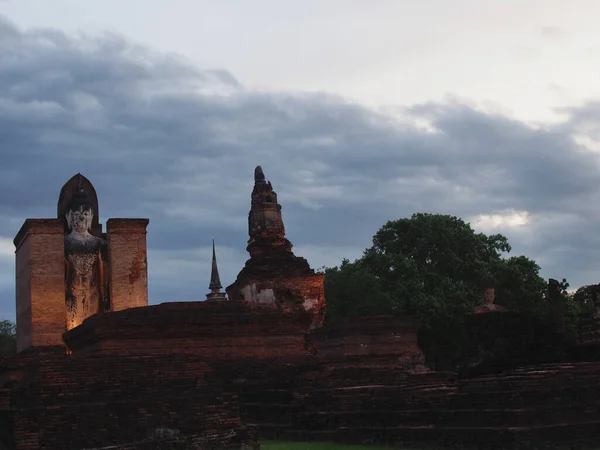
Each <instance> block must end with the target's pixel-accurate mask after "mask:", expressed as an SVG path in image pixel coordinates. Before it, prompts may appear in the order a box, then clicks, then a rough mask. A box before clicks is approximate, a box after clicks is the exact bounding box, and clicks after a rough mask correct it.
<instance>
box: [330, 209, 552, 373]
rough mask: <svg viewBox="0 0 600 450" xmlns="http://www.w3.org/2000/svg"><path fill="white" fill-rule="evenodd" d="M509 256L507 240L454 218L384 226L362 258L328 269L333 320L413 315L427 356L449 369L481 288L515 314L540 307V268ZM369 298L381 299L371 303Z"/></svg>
mask: <svg viewBox="0 0 600 450" xmlns="http://www.w3.org/2000/svg"><path fill="white" fill-rule="evenodd" d="M510 251H511V247H510V245H509V243H508V240H507V238H506V237H504V236H502V235H500V234H494V235H485V234H483V233H476V232H475V231H474V230H473V229H472V228H471V226H470V225H469V224H468V223H466V222H464V221H463V220H462V219H460V218H457V217H453V216H448V215H440V214H414V215H413V216H412V217H411V218H405V219H399V220H395V221H390V222H387V223H386V224H385V225H384V226H383V227H381V229H380V230H379V231H378V232H377V233H376V234H375V236H374V237H373V245H372V247H371V248H369V249H367V250H366V251H365V253H364V255H363V257H362V258H360V259H359V260H357V261H355V262H354V263H349V262H347V261H346V263H345V264H344V263H343V264H342V266H340V267H339V268H337V267H336V268H334V269H328V270H329V271H328V272H327V277H330V276H332V279H331V280H330V281H329V282H328V281H326V285H325V287H326V296H327V300H328V304H330V302H332V303H335V304H336V306H335V307H334V308H333V309H334V311H335V313H334V314H335V316H334V317H333V319H335V318H337V317H341V316H343V315H350V314H353V315H354V314H358V311H366V310H369V311H372V312H373V313H379V314H385V313H387V312H388V311H391V312H392V313H396V314H411V315H415V316H417V317H418V318H419V319H420V320H421V323H422V330H423V332H422V342H421V346H422V348H423V350H424V352H425V354H426V356H427V357H428V359H429V360H430V361H436V362H438V363H439V368H444V367H443V366H447V365H448V364H451V361H452V360H453V359H456V358H458V356H459V354H460V351H461V349H460V345H461V342H462V339H463V336H462V333H463V331H464V326H463V321H464V318H465V317H466V315H467V314H468V313H470V312H471V311H472V309H473V307H474V306H476V305H477V304H478V303H480V299H481V293H482V288H483V287H490V286H489V285H490V284H493V285H495V287H496V298H497V301H498V303H500V304H503V305H506V306H507V307H509V308H510V309H512V310H522V311H536V310H539V309H540V308H543V306H544V304H545V300H544V298H545V293H546V290H547V285H546V282H545V281H544V280H543V279H542V278H541V277H540V275H539V270H540V268H539V266H538V265H537V264H536V263H535V262H534V261H531V260H530V259H528V258H526V257H524V256H518V257H511V258H506V257H505V256H506V254H507V253H509V252H510ZM359 274H360V276H359ZM326 280H327V278H326ZM366 280H369V282H370V284H368V283H367V281H366ZM344 283H348V286H351V287H349V288H348V289H346V288H344V287H343V286H344ZM363 283H366V284H364V286H371V288H369V289H367V288H366V287H361V286H362V285H363ZM484 285H488V286H484ZM373 286H375V287H376V289H373ZM371 292H376V293H377V296H378V297H377V298H378V300H377V301H374V302H373V303H371V298H372V297H371ZM342 297H343V299H342ZM382 298H385V301H381V300H380V299H382ZM366 304H367V305H366ZM368 304H370V305H368ZM336 308H337V309H336Z"/></svg>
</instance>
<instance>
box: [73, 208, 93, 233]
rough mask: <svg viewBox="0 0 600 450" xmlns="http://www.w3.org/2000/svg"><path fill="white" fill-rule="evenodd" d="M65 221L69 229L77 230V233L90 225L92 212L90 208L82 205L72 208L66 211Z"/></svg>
mask: <svg viewBox="0 0 600 450" xmlns="http://www.w3.org/2000/svg"><path fill="white" fill-rule="evenodd" d="M66 217H67V223H68V224H69V229H70V230H71V231H77V232H78V233H85V232H86V231H88V230H89V229H90V228H91V227H92V220H93V218H94V213H93V212H92V209H91V208H84V207H83V206H81V207H79V208H76V209H74V210H73V209H72V210H70V211H69V212H68V213H67V216H66Z"/></svg>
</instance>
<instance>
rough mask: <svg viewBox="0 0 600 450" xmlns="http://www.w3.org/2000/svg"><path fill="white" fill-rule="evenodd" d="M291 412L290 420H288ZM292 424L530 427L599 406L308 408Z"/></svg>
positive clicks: (598, 415)
mask: <svg viewBox="0 0 600 450" xmlns="http://www.w3.org/2000/svg"><path fill="white" fill-rule="evenodd" d="M289 417H290V416H289V412H288V420H289ZM291 417H292V424H293V426H294V427H295V428H298V429H303V430H332V429H337V428H344V427H351V428H353V427H360V426H363V425H367V424H368V425H369V426H375V427H392V428H393V427H397V426H419V425H424V424H426V425H430V426H435V427H445V428H446V427H464V428H479V427H503V428H510V427H525V426H527V427H531V426H540V425H550V424H560V423H564V422H565V421H568V422H569V423H579V422H589V421H593V420H600V406H598V405H592V406H590V405H569V406H564V407H561V408H555V409H546V408H529V409H510V410H507V409H472V410H449V409H446V410H432V409H425V410H417V409H413V410H398V409H393V410H379V411H377V410H373V411H364V410H363V411H346V412H342V411H335V410H330V411H306V412H303V413H298V414H293V415H292V416H291Z"/></svg>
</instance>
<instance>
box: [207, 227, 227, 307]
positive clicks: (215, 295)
mask: <svg viewBox="0 0 600 450" xmlns="http://www.w3.org/2000/svg"><path fill="white" fill-rule="evenodd" d="M222 287H223V286H222V285H221V279H220V278H219V268H218V267H217V255H216V252H215V240H214V239H213V248H212V267H211V270H210V284H209V285H208V288H209V289H210V293H209V294H206V300H211V301H217V300H227V298H226V297H225V294H224V293H222V292H221V288H222Z"/></svg>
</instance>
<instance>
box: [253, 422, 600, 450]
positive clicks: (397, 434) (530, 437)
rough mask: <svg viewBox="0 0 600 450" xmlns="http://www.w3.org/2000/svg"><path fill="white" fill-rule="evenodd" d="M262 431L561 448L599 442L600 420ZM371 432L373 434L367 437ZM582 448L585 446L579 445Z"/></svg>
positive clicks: (303, 437)
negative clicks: (525, 424) (507, 425)
mask: <svg viewBox="0 0 600 450" xmlns="http://www.w3.org/2000/svg"><path fill="white" fill-rule="evenodd" d="M259 426H260V427H261V433H263V429H264V430H265V431H264V434H267V435H268V434H274V435H277V436H278V438H280V439H286V440H290V441H298V442H304V441H315V440H327V441H334V442H340V443H348V444H350V443H355V444H356V443H363V444H377V443H395V444H401V443H423V444H430V445H438V446H440V448H443V449H451V448H456V449H459V448H477V449H486V450H506V449H514V450H521V449H523V450H524V449H536V450H546V449H548V450H550V449H552V450H557V449H558V448H561V447H559V446H560V445H564V446H565V447H562V448H565V449H566V448H569V449H570V448H572V447H570V442H571V441H573V440H577V442H578V445H582V444H583V443H584V442H585V441H587V442H589V444H594V443H597V430H598V428H599V427H600V421H592V422H582V423H577V424H569V425H566V424H556V425H551V426H537V427H520V428H513V429H510V428H505V427H475V428H465V427H433V426H417V427H415V426H397V427H372V426H368V427H366V426H363V427H352V428H339V429H337V430H330V431H326V432H323V431H305V430H288V431H282V430H281V429H269V426H268V424H263V425H259ZM365 436H369V438H365ZM578 448H583V447H581V446H579V447H578Z"/></svg>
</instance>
